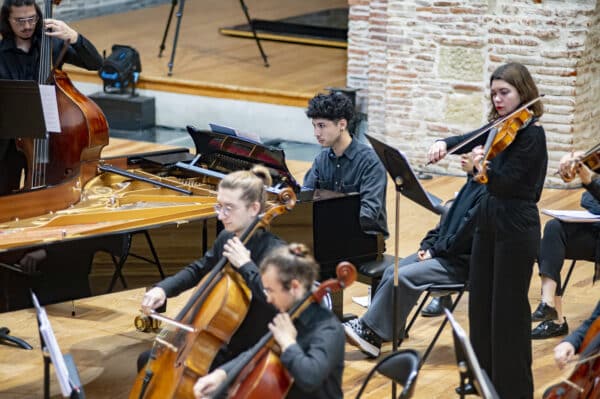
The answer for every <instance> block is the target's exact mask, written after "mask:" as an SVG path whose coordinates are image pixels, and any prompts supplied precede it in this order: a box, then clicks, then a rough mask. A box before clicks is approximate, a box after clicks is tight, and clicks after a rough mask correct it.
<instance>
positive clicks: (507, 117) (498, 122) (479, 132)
mask: <svg viewBox="0 0 600 399" xmlns="http://www.w3.org/2000/svg"><path fill="white" fill-rule="evenodd" d="M542 97H544V94H540V96H539V97H536V98H534V99H533V100H531V101H529V102H528V103H526V104H523V105H521V106H520V107H519V108H517V109H515V110H514V111H513V112H511V113H510V114H508V115H504V116H503V117H500V118H498V119H495V120H493V121H490V122H488V123H487V124H485V125H483V126H482V127H480V128H478V129H475V130H473V131H471V132H469V133H466V134H465V136H469V137H468V138H467V139H465V140H463V141H461V142H460V143H458V144H456V145H455V146H454V147H452V148H450V149H449V150H448V151H446V155H450V154H453V153H455V152H456V151H458V150H460V149H461V148H463V147H464V146H466V145H467V144H469V143H471V142H473V141H475V140H476V139H478V138H479V137H481V136H483V135H484V134H485V133H487V132H489V131H490V130H492V129H494V128H496V127H498V126H501V125H502V126H504V124H505V123H506V122H509V121H510V120H512V119H513V118H514V117H515V116H517V115H519V114H520V113H521V112H522V111H523V110H526V109H527V108H528V107H529V106H531V105H532V104H534V103H536V102H538V101H539V100H541V99H542ZM498 152H500V151H498ZM431 163H432V162H431V161H429V162H427V165H429V164H431Z"/></svg>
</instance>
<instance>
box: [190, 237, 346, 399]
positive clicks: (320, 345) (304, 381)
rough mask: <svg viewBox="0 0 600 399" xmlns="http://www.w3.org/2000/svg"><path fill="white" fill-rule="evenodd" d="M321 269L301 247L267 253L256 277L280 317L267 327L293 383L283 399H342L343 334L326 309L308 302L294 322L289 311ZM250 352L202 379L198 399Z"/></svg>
mask: <svg viewBox="0 0 600 399" xmlns="http://www.w3.org/2000/svg"><path fill="white" fill-rule="evenodd" d="M318 268H319V266H318V265H317V264H316V262H315V260H314V259H313V257H312V256H310V255H309V254H308V250H307V248H306V247H305V246H304V245H302V244H290V245H289V246H287V247H280V248H277V249H275V250H273V252H271V253H270V254H269V255H268V256H267V257H266V258H265V259H264V260H263V261H262V263H261V266H260V273H261V279H262V282H263V286H264V287H265V293H266V294H267V300H268V301H269V303H271V304H273V305H274V306H275V307H276V308H277V309H278V310H279V311H280V312H281V313H279V314H278V315H277V316H276V317H275V318H274V319H273V321H272V322H271V323H270V324H269V329H270V330H271V332H272V333H273V338H274V339H275V341H276V343H277V344H278V345H279V347H280V349H281V357H280V360H281V363H282V364H283V366H284V367H285V368H286V369H287V371H288V372H289V374H290V375H291V377H292V378H293V379H294V382H293V384H292V386H291V388H290V391H289V392H288V394H287V396H286V398H341V397H342V396H343V395H342V389H341V387H342V373H343V371H344V331H343V329H342V327H341V325H340V323H339V321H338V320H337V318H336V317H335V316H334V315H333V313H331V311H329V310H328V309H326V308H324V307H322V306H321V305H319V304H317V303H312V304H310V305H309V306H308V308H307V309H306V310H305V311H304V312H303V313H302V314H301V315H300V316H299V317H298V318H296V319H295V320H294V321H292V320H291V319H290V316H289V315H288V313H286V312H288V311H289V310H290V309H291V308H292V307H293V305H294V304H295V303H296V302H297V301H300V300H301V299H302V298H304V296H305V294H306V293H307V292H309V290H310V289H311V287H312V286H313V283H314V281H315V279H316V278H317V274H318ZM249 354H250V351H248V352H246V353H243V354H241V355H240V356H239V357H238V358H236V359H234V360H232V361H230V362H228V363H226V364H224V365H222V366H221V367H219V368H217V369H216V370H214V371H213V372H212V373H210V374H208V375H206V376H204V377H201V378H200V379H198V381H197V382H196V385H195V386H194V396H195V397H196V398H204V397H209V396H207V395H210V394H211V393H213V392H214V391H215V390H216V389H217V387H219V385H220V384H221V383H222V382H223V381H225V379H226V378H227V373H228V372H230V371H231V370H232V369H233V368H234V367H235V366H236V364H238V362H243V363H247V361H248V360H249V359H248V358H249Z"/></svg>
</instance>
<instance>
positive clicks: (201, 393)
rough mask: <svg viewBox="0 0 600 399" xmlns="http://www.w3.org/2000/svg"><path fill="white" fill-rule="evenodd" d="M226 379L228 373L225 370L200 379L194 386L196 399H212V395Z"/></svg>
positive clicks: (216, 371)
mask: <svg viewBox="0 0 600 399" xmlns="http://www.w3.org/2000/svg"><path fill="white" fill-rule="evenodd" d="M225 378H227V373H226V372H225V370H223V369H216V370H215V371H213V372H212V373H210V374H207V375H205V376H204V377H201V378H199V379H198V381H196V383H195V384H194V398H196V399H204V398H210V394H211V393H213V392H214V391H215V390H216V389H217V388H218V387H219V385H221V384H222V383H223V381H225Z"/></svg>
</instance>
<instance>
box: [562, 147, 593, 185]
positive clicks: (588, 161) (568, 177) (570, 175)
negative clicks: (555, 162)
mask: <svg viewBox="0 0 600 399" xmlns="http://www.w3.org/2000/svg"><path fill="white" fill-rule="evenodd" d="M579 162H581V163H583V164H584V165H585V166H587V167H588V168H590V170H592V171H594V172H596V173H597V172H599V171H600V143H599V144H596V145H595V146H594V147H592V148H591V149H590V150H589V151H587V152H586V153H585V154H583V155H581V156H580V157H578V158H576V159H574V160H573V161H571V163H570V165H569V168H568V169H567V171H566V172H563V171H558V174H559V175H560V177H561V179H562V180H563V181H564V182H565V183H569V182H570V181H572V180H573V179H574V178H575V176H576V172H577V170H576V169H577V165H578V164H579Z"/></svg>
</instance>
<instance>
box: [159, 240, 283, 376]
mask: <svg viewBox="0 0 600 399" xmlns="http://www.w3.org/2000/svg"><path fill="white" fill-rule="evenodd" d="M230 238H233V233H230V232H228V231H226V230H223V231H221V233H220V234H219V236H218V237H217V239H216V240H215V242H214V244H213V247H212V248H211V249H209V250H208V251H206V253H205V254H204V256H203V257H202V258H200V259H198V260H196V261H194V262H192V263H191V264H189V265H188V266H186V267H185V268H184V269H182V270H180V271H179V272H177V273H176V274H175V275H173V276H170V277H167V278H166V279H164V280H163V281H161V282H159V283H158V284H156V286H157V287H160V288H162V289H163V290H165V293H166V294H167V297H172V296H176V295H179V294H180V293H182V292H183V291H185V290H187V289H190V288H192V287H194V286H196V285H197V284H198V283H199V282H200V280H202V278H203V277H204V276H205V275H207V274H208V273H209V272H210V271H211V270H212V268H213V267H214V266H215V265H216V264H217V263H218V262H219V260H220V259H221V258H222V257H223V247H224V245H225V243H226V242H227V241H228V240H229V239H230ZM283 244H284V243H283V241H281V240H280V239H279V238H278V237H276V236H275V235H273V234H271V233H270V232H268V231H265V230H262V229H259V230H258V231H256V232H255V233H254V235H252V237H250V239H249V240H248V242H247V243H246V245H245V246H246V248H247V249H248V250H249V251H250V258H251V261H250V262H247V263H246V264H244V265H242V266H241V267H240V268H238V269H235V268H234V270H236V271H237V272H239V273H240V274H241V275H242V277H243V278H244V281H245V282H246V284H247V285H248V288H250V290H251V291H252V300H251V301H250V307H249V309H248V314H247V315H246V318H245V319H244V321H243V322H242V324H241V325H240V327H239V328H238V330H237V331H236V332H235V334H234V335H233V336H232V338H231V341H230V342H229V344H228V345H227V346H226V347H224V348H223V349H221V351H220V353H219V354H218V355H217V358H216V359H215V361H214V362H213V364H212V367H211V368H214V367H216V366H218V365H220V364H222V363H224V362H225V361H227V360H230V359H232V358H234V357H235V356H237V355H238V354H240V353H241V352H243V351H245V350H246V349H248V348H250V347H251V346H252V345H254V344H255V343H256V342H257V341H258V340H259V339H260V338H261V337H262V336H263V335H264V334H265V333H266V332H267V331H268V327H267V326H268V324H269V322H270V321H271V320H273V317H275V314H276V313H277V312H276V309H275V308H274V307H273V306H272V305H271V304H269V303H267V299H266V296H265V292H264V290H263V285H262V282H261V279H260V273H259V270H258V267H257V264H258V263H260V261H261V260H262V259H263V258H264V257H265V256H266V255H267V253H268V252H269V251H271V250H272V249H273V248H275V247H277V246H279V245H283Z"/></svg>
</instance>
